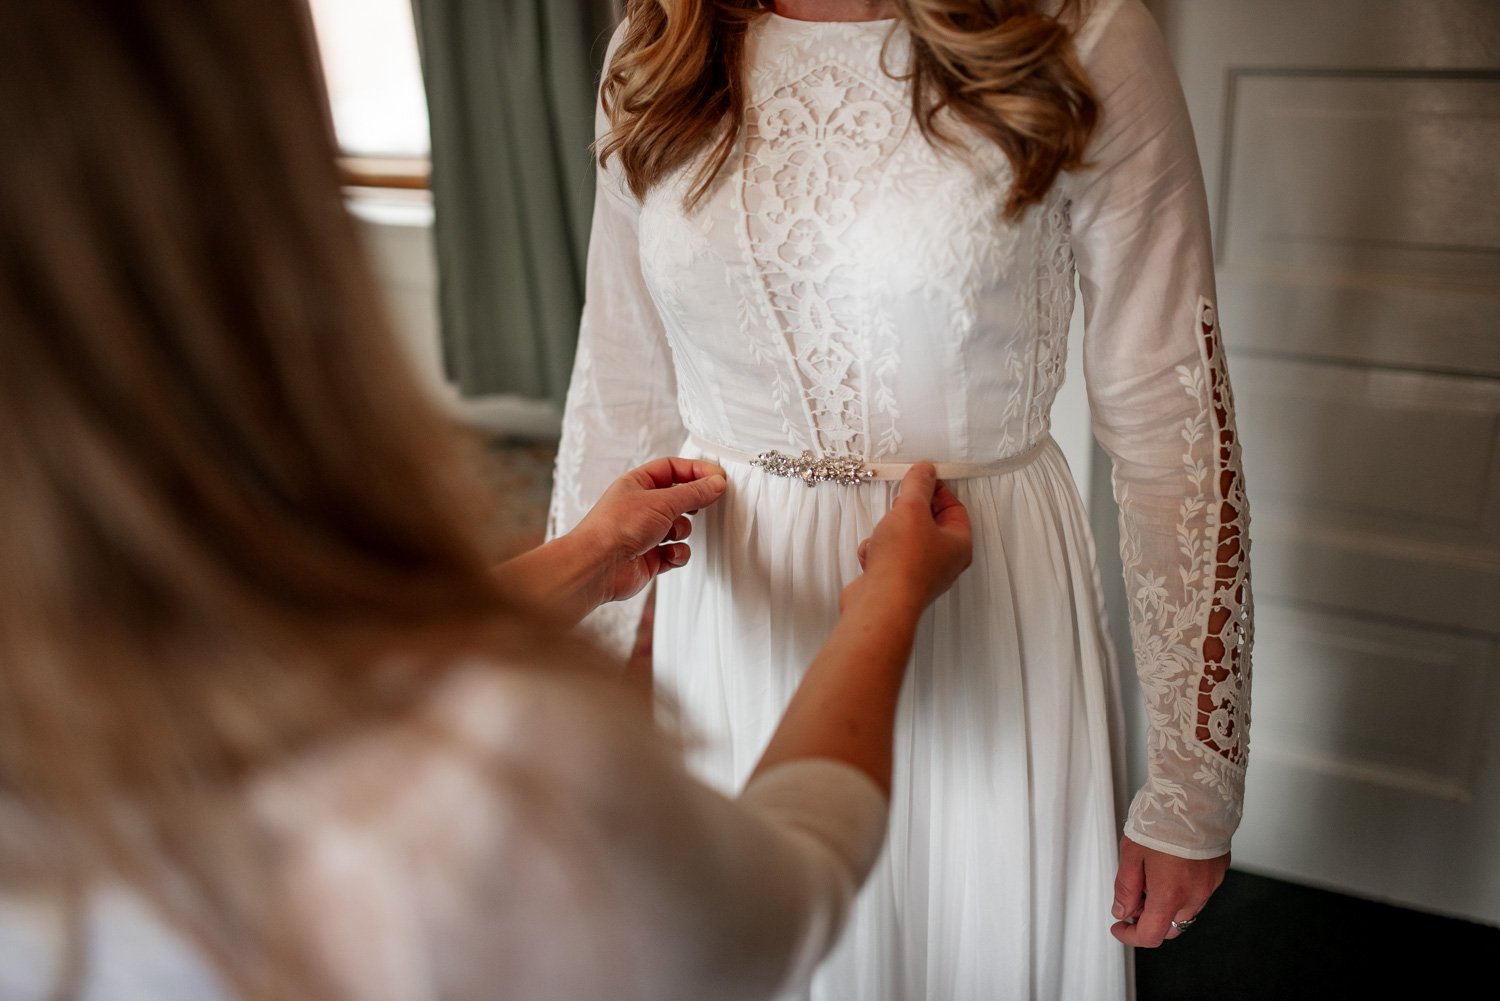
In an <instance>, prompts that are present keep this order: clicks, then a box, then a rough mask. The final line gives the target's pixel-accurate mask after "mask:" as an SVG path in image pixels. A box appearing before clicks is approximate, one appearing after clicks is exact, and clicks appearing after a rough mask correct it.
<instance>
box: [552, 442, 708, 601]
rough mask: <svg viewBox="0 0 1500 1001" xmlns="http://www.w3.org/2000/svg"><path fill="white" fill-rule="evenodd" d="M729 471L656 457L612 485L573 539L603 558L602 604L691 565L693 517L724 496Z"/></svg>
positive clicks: (599, 584)
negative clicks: (688, 540)
mask: <svg viewBox="0 0 1500 1001" xmlns="http://www.w3.org/2000/svg"><path fill="white" fill-rule="evenodd" d="M726 486H727V481H726V480H725V478H724V470H723V469H721V468H720V467H718V466H716V465H714V464H713V463H711V462H704V461H703V460H701V459H699V460H694V459H679V458H665V459H654V460H652V461H651V462H648V463H646V464H645V465H644V466H638V467H637V468H635V469H632V470H631V471H630V472H628V473H626V474H625V475H624V476H622V477H620V478H619V479H618V480H615V482H614V483H612V484H610V486H609V489H608V490H606V491H604V496H603V497H600V498H599V502H598V503H597V504H595V505H594V506H593V508H592V509H590V511H589V513H588V514H586V515H584V516H583V520H582V521H580V522H579V523H578V526H577V527H576V528H574V529H573V531H572V532H571V533H569V534H570V535H573V536H575V537H576V538H577V539H578V540H579V541H581V542H583V543H584V544H585V545H586V546H588V547H589V551H590V552H592V553H593V554H594V558H595V560H597V564H596V570H597V573H598V577H597V581H596V584H595V587H596V588H597V590H596V591H595V595H596V596H597V598H598V601H596V602H595V604H596V605H597V604H602V603H604V602H606V601H619V600H621V599H622V598H629V597H630V596H631V595H633V594H636V593H638V592H639V591H640V590H641V589H642V588H644V587H645V586H646V585H647V584H649V583H651V581H652V580H653V579H655V577H656V575H657V574H660V573H665V572H667V571H668V570H671V569H672V568H673V567H680V566H682V565H683V564H685V563H687V561H688V557H689V556H690V555H691V551H690V550H689V549H688V547H687V545H686V544H685V543H684V542H683V540H684V539H686V538H687V537H688V535H689V534H691V533H692V530H693V523H692V520H691V519H690V518H689V517H688V516H689V515H692V514H697V513H698V511H699V509H701V508H705V507H707V506H708V505H710V504H712V503H714V502H715V501H717V500H718V499H719V498H720V497H722V496H724V490H725V488H726Z"/></svg>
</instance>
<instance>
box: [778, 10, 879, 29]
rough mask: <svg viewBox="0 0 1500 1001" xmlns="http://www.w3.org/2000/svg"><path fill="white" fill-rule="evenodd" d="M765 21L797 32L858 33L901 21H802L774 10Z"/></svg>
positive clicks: (877, 19)
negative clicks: (839, 30)
mask: <svg viewBox="0 0 1500 1001" xmlns="http://www.w3.org/2000/svg"><path fill="white" fill-rule="evenodd" d="M765 20H766V21H767V23H770V24H775V25H779V26H781V27H784V28H787V29H789V30H798V31H829V30H837V29H841V28H842V29H845V30H850V29H852V30H855V31H858V30H861V29H863V30H866V31H868V30H871V29H877V28H879V29H884V28H889V27H891V25H893V24H895V23H896V22H897V21H899V20H901V19H900V18H899V17H877V18H875V19H874V20H870V21H804V20H802V19H801V18H798V17H787V16H786V15H785V14H778V13H776V12H775V11H774V10H768V11H766V13H765Z"/></svg>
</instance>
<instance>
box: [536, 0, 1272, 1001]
mask: <svg viewBox="0 0 1500 1001" xmlns="http://www.w3.org/2000/svg"><path fill="white" fill-rule="evenodd" d="M1076 43H1077V48H1078V51H1079V53H1080V56H1081V58H1082V61H1083V64H1084V66H1085V68H1086V70H1087V72H1088V74H1089V77H1090V79H1091V81H1092V82H1093V84H1094V86H1095V89H1096V93H1097V94H1098V96H1099V98H1100V101H1101V109H1102V115H1101V120H1100V126H1099V128H1098V130H1097V131H1096V133H1095V137H1094V139H1093V141H1092V144H1091V146H1090V150H1089V154H1088V160H1089V162H1090V167H1089V168H1088V169H1085V170H1082V171H1079V172H1077V173H1074V174H1069V175H1064V176H1063V177H1061V178H1060V179H1059V181H1058V182H1057V183H1056V184H1055V185H1054V187H1053V189H1052V191H1051V192H1050V193H1049V194H1048V195H1047V197H1046V199H1045V201H1044V203H1043V204H1040V205H1037V206H1034V207H1032V208H1031V209H1029V210H1028V211H1027V212H1026V213H1025V214H1024V216H1022V217H1021V218H1020V219H1019V220H1018V221H1016V222H1008V221H1006V220H1004V219H1003V218H1002V209H1003V206H1004V203H1005V199H1006V195H1007V192H1008V188H1009V179H1010V168H1009V166H1008V164H1007V162H1006V160H1005V157H1004V156H1003V155H1002V154H1001V152H1000V151H999V150H998V149H997V148H995V147H993V146H992V145H990V144H988V143H986V142H984V141H983V140H982V139H980V138H979V137H977V135H975V134H974V133H972V132H970V131H968V130H966V129H964V128H963V127H962V126H961V125H959V124H958V123H957V122H956V121H953V120H951V119H949V120H948V127H949V128H950V129H951V130H952V131H953V132H954V134H955V135H957V136H959V137H961V138H962V139H963V141H964V142H965V145H966V151H965V154H964V155H962V156H959V155H954V154H953V153H950V152H946V151H940V150H938V149H936V148H934V147H933V146H931V145H929V144H928V143H927V142H926V141H925V140H924V139H923V137H922V135H921V134H920V132H919V131H918V129H917V127H916V125H915V124H914V122H913V120H912V117H911V100H910V95H909V92H908V89H907V86H906V85H905V84H904V83H903V82H902V81H900V80H899V79H896V78H895V77H894V76H893V75H892V74H891V73H887V72H885V71H884V70H883V68H882V62H881V60H882V53H884V67H885V68H888V69H890V70H891V71H892V73H895V74H898V75H899V72H900V71H901V70H903V69H904V68H905V66H906V59H907V54H908V51H909V49H908V45H909V36H908V35H907V34H906V31H905V29H904V27H902V26H901V25H900V24H899V23H898V22H894V21H872V22H802V21H795V20H789V19H786V18H782V17H778V16H776V15H770V14H768V15H766V16H765V17H763V18H761V19H759V20H757V21H756V22H755V23H754V24H753V25H752V27H751V29H750V34H749V38H748V42H747V44H748V51H747V58H748V72H749V91H748V98H747V101H748V106H747V114H746V122H745V126H744V129H743V131H742V135H741V136H740V139H739V143H738V146H737V148H736V150H735V153H734V156H733V158H732V160H731V162H730V164H729V166H728V167H727V168H726V169H725V171H724V172H723V173H722V174H721V175H720V177H719V179H718V180H717V182H716V185H715V186H714V187H713V188H712V189H711V190H710V192H709V193H708V194H707V196H706V197H705V198H704V199H703V201H702V202H701V203H700V204H699V205H698V206H697V207H696V208H694V209H693V210H691V211H687V210H685V209H684V207H683V192H684V190H685V185H686V178H687V175H688V174H689V173H690V172H689V171H684V172H683V173H682V174H680V175H679V176H678V177H676V178H674V179H673V180H672V181H671V182H669V183H667V184H664V185H662V186H659V187H658V188H656V189H654V190H652V191H651V192H650V193H649V194H648V195H647V196H646V198H645V199H644V201H643V202H638V201H637V200H636V199H635V198H634V197H633V196H632V195H631V194H630V193H629V191H628V189H627V188H626V187H625V186H624V185H623V183H622V180H621V178H620V177H619V175H618V173H617V171H618V164H617V163H616V162H613V161H612V162H611V163H610V164H608V165H606V167H605V169H603V170H601V172H600V178H599V195H598V200H597V205H596V209H595V220H594V229H593V238H592V244H591V247H590V251H589V273H588V295H587V305H586V307H585V311H584V318H583V324H582V329H581V333H580V344H579V353H578V359H577V363H576V368H575V372H574V378H573V383H572V387H571V389H570V392H569V397H568V405H567V412H566V416H565V420H564V428H563V439H562V445H561V451H560V454H559V459H558V470H557V472H558V479H557V486H556V490H555V494H554V499H553V519H552V525H551V531H552V532H553V533H554V534H555V533H557V532H561V531H565V530H566V529H568V528H569V527H570V526H571V525H572V524H574V523H575V522H576V520H577V519H578V518H579V517H580V516H581V515H582V513H583V512H584V511H585V510H587V508H588V506H589V504H590V503H591V502H592V501H593V500H594V499H596V498H597V497H598V495H599V494H600V493H601V492H602V491H603V489H604V488H605V486H606V485H607V484H608V483H609V482H610V480H611V479H613V478H614V477H616V476H618V475H619V474H620V473H622V472H623V471H625V470H626V469H627V468H629V467H631V466H632V465H635V464H637V463H640V462H642V461H644V460H645V459H647V458H649V457H652V456H654V455H658V454H673V453H677V454H683V453H686V454H690V455H698V456H707V457H709V458H713V459H716V460H718V461H719V462H721V463H722V464H723V466H724V467H725V469H726V470H727V471H728V474H729V482H730V486H729V491H728V494H727V496H726V497H725V498H724V500H723V501H721V502H720V503H719V504H718V505H716V506H715V507H713V508H712V509H710V510H706V511H704V512H703V513H701V514H700V515H699V516H698V517H697V521H696V527H695V529H694V534H693V539H692V543H693V559H692V562H691V563H690V564H689V566H688V567H686V568H685V569H683V570H679V571H674V572H673V573H671V574H669V575H667V576H666V577H664V578H662V580H661V582H660V583H659V585H658V598H657V611H656V626H655V636H654V658H655V675H656V679H657V682H658V684H659V685H660V687H661V688H662V689H664V690H665V691H666V692H667V693H670V695H671V696H672V697H674V698H675V699H676V700H677V701H678V702H680V704H681V708H682V714H683V717H684V718H685V720H686V721H687V723H688V725H689V726H690V727H692V728H693V729H694V731H695V732H696V733H697V734H698V735H699V738H700V739H701V743H702V746H701V748H700V749H699V751H698V754H697V764H698V767H699V768H700V769H701V771H702V773H703V774H704V775H705V776H707V777H708V778H709V779H710V780H711V781H713V782H715V783H717V784H719V785H720V786H722V787H724V788H726V789H733V788H735V787H737V786H738V785H739V784H741V783H743V782H744V780H745V778H746V776H747V774H748V773H749V771H750V769H751V768H752V767H753V765H754V763H755V761H756V759H757V757H758V756H759V754H760V752H761V750H762V748H763V747H764V745H765V742H766V740H767V738H768V737H769V735H770V733H771V731H772V729H773V727H774V724H775V722H776V721H777V719H778V717H779V715H780V713H781V711H782V709H783V707H784V706H785V705H786V703H787V700H788V698H789V697H790V695H791V693H792V691H793V690H794V688H795V686H796V684H797V681H798V678H799V676H800V673H801V671H802V670H803V668H804V667H805V665H806V664H807V663H808V661H809V660H810V659H811V658H812V656H813V655H814V653H815V652H816V651H817V649H818V647H819V645H820V644H821V642H822V640H823V639H824V637H825V636H826V635H827V633H828V631H829V629H830V627H831V625H832V623H833V621H834V619H835V617H836V614H837V605H838V597H839V592H840V590H841V588H842V587H843V586H844V585H845V584H846V583H847V582H848V581H850V580H851V579H852V578H853V577H855V576H856V575H857V574H858V573H859V567H858V563H857V559H856V555H855V553H856V546H857V544H858V543H859V541H860V540H861V539H862V538H864V537H865V536H866V535H867V534H868V533H869V532H870V531H871V529H872V527H873V526H874V524H875V523H876V521H878V520H879V518H880V517H881V515H882V514H884V513H885V511H886V510H887V509H888V507H889V505H890V502H891V498H892V496H893V495H894V492H895V487H896V483H895V482H894V480H893V479H876V480H874V481H872V482H868V483H862V484H859V485H843V484H839V483H832V482H819V483H817V484H816V485H815V486H812V487H811V488H809V486H807V485H805V484H804V483H803V482H802V481H801V480H798V479H791V478H784V477H780V476H776V475H773V474H772V473H770V472H768V471H766V470H765V469H764V468H762V467H760V466H756V465H752V464H751V462H750V461H748V460H750V459H753V458H754V457H755V456H757V455H758V454H760V453H763V452H767V451H776V452H780V453H783V454H785V455H790V456H797V455H800V453H802V452H803V451H804V450H807V451H810V452H811V453H812V454H813V456H814V457H828V456H835V457H837V456H854V457H857V458H859V459H861V460H864V461H866V462H869V463H872V464H879V465H878V469H879V470H880V472H881V473H882V475H883V476H891V477H899V474H900V471H901V469H902V468H903V466H901V465H900V464H903V463H910V462H912V461H915V460H918V459H932V460H935V461H937V462H938V463H939V466H940V473H941V474H943V475H946V476H950V477H953V479H952V487H953V489H954V491H955V493H957V495H958V496H959V498H960V499H961V500H962V501H963V502H964V503H965V504H966V505H967V507H968V509H969V512H970V515H971V518H972V520H973V524H974V530H975V545H974V563H973V566H972V567H971V568H970V569H969V570H968V572H967V573H966V574H965V575H964V576H963V577H962V578H961V579H960V580H959V582H958V583H957V585H956V586H955V587H954V588H953V590H952V591H951V592H950V593H948V594H947V595H945V596H944V597H943V598H942V599H940V600H939V601H938V603H937V604H936V606H935V607H934V608H933V609H932V610H931V611H930V612H929V613H928V615H927V616H926V618H925V619H924V621H923V623H922V626H921V628H920V631H919V635H918V638H917V644H916V651H915V654H914V659H913V663H912V668H911V673H910V675H909V677H908V680H907V683H906V689H905V691H904V695H903V703H902V706H901V713H900V718H899V722H898V727H899V732H898V734H897V746H896V788H895V791H894V798H893V802H892V813H891V831H890V840H889V847H888V850H887V852H886V855H885V857H884V858H883V860H882V862H881V863H880V865H879V866H878V867H877V869H876V870H875V873H874V875H873V876H872V878H871V881H870V883H869V884H868V885H867V886H866V887H865V889H864V891H863V893H862V895H861V897H860V900H859V903H858V905H857V907H856V913H855V915H854V919H853V921H852V922H851V926H850V928H849V930H848V933H847V935H846V937H845V939H844V941H843V942H842V943H841V945H840V946H839V947H838V949H837V950H836V951H835V953H834V954H833V956H832V957H831V958H830V959H829V961H828V962H827V964H826V965H825V966H824V968H823V970H822V972H821V973H820V975H819V978H818V979H817V981H816V982H815V985H814V988H813V991H812V997H813V998H816V999H818V1001H922V999H927V1001H1005V999H1023V998H1037V999H1079V1001H1101V999H1111V998H1123V997H1125V996H1127V992H1128V988H1127V959H1126V954H1125V950H1124V948H1123V947H1122V946H1120V945H1119V944H1118V943H1117V942H1116V941H1115V940H1114V939H1113V938H1112V937H1111V936H1110V934H1109V926H1110V924H1111V922H1112V918H1111V916H1110V906H1111V901H1112V896H1113V881H1114V875H1115V868H1116V862H1117V858H1118V850H1117V843H1118V837H1119V834H1120V830H1121V828H1120V823H1121V820H1123V822H1124V832H1125V833H1126V834H1128V835H1129V836H1130V837H1131V838H1133V839H1134V840H1136V841H1137V842H1139V843H1141V844H1143V845H1147V846H1149V847H1153V848H1157V849H1160V850H1163V851H1166V852H1170V853H1173V854H1176V855H1179V856H1183V857H1188V858H1209V857H1213V856H1217V855H1220V854H1222V853H1224V852H1225V851H1227V850H1228V848H1229V841H1230V836H1231V834H1232V833H1233V831H1234V829H1235V827H1236V825H1237V823H1238V820H1239V815H1240V806H1241V801H1242V794H1243V778H1244V766H1245V755H1246V727H1247V724H1248V704H1249V691H1248V684H1249V672H1250V662H1249V644H1250V597H1249V580H1248V561H1247V559H1246V551H1247V548H1248V540H1247V536H1246V529H1247V511H1246V507H1245V499H1244V485H1243V477H1242V474H1241V469H1240V456H1239V449H1238V444H1237V441H1236V439H1235V433H1234V422H1233V410H1232V404H1231V400H1230V394H1229V382H1228V377H1227V374H1226V371H1225V366H1224V353H1223V349H1222V346H1221V344H1220V341H1219V332H1218V328H1217V323H1216V318H1215V312H1214V307H1213V299H1214V283H1213V258H1212V250H1211V244H1210V238H1209V229H1208V214H1207V207H1206V200H1205V196H1204V191H1203V184H1202V179H1201V174H1200V170H1199V166H1198V160H1197V155H1196V152H1195V148H1194V142H1193V137H1192V132H1191V127H1190V124H1189V122H1188V117H1187V110H1186V107H1185V104H1184V102H1183V98H1182V94H1181V89H1180V86H1179V84H1178V82H1177V79H1176V77H1175V75H1174V73H1173V71H1172V69H1171V66H1170V63H1169V61H1168V58H1167V55H1166V52H1165V48H1164V45H1163V43H1162V41H1161V38H1160V36H1159V34H1158V33H1157V30H1156V27H1155V25H1154V24H1153V23H1152V21H1151V19H1150V16H1149V15H1148V14H1147V13H1146V11H1145V9H1144V8H1143V7H1142V6H1141V4H1140V2H1139V0H1101V2H1099V3H1096V4H1095V5H1094V9H1093V12H1092V13H1091V15H1090V17H1089V19H1088V21H1087V22H1086V23H1085V25H1084V26H1083V28H1082V30H1081V31H1080V33H1079V35H1078V36H1077V38H1076ZM600 124H601V128H605V127H607V122H605V121H604V120H603V119H602V118H601V123H600ZM1075 268H1076V272H1077V275H1078V277H1079V278H1080V282H1081V288H1082V291H1083V300H1084V303H1083V304H1084V309H1085V319H1086V325H1085V326H1086V337H1085V345H1084V357H1085V365H1084V368H1085V373H1084V374H1085V376H1086V378H1087V383H1088V391H1089V399H1090V404H1091V408H1092V413H1093V418H1094V424H1095V433H1096V435H1097V437H1098V439H1099V441H1100V442H1101V443H1102V444H1103V446H1104V448H1105V449H1106V450H1107V451H1108V452H1109V453H1110V454H1111V456H1112V458H1113V461H1114V472H1115V488H1116V495H1117V497H1118V498H1119V501H1120V506H1121V509H1122V512H1123V514H1122V538H1123V545H1122V548H1123V555H1124V563H1125V575H1126V589H1127V592H1128V594H1129V598H1130V610H1131V625H1132V630H1133V636H1134V645H1135V652H1136V667H1137V670H1138V673H1139V675H1140V678H1141V681H1142V684H1143V688H1144V691H1145V695H1146V701H1147V718H1148V720H1149V724H1150V734H1149V741H1148V755H1149V765H1150V775H1149V781H1148V782H1147V784H1146V785H1145V787H1144V788H1142V789H1141V790H1139V791H1138V792H1137V793H1136V795H1135V797H1134V800H1133V802H1132V803H1131V804H1130V806H1129V810H1128V814H1127V812H1126V811H1125V810H1124V809H1123V807H1124V800H1123V795H1122V792H1123V791H1122V788H1121V773H1122V767H1121V765H1122V762H1121V753H1120V752H1121V745H1122V735H1121V733H1120V713H1119V704H1118V694H1117V684H1116V677H1115V674H1114V668H1113V666H1112V661H1111V654H1110V651H1109V648H1108V642H1107V639H1106V630H1105V627H1104V625H1103V623H1102V621H1101V619H1102V612H1101V602H1100V596H1099V587H1098V581H1097V573H1096V571H1095V569H1094V561H1093V552H1092V545H1093V544H1092V542H1091V540H1090V535H1089V528H1088V522H1087V518H1086V516H1085V512H1084V510H1083V507H1082V505H1081V503H1080V501H1079V498H1078V495H1077V492H1076V489H1075V487H1074V484H1073V480H1072V477H1071V475H1070V473H1069V471H1068V469H1067V467H1066V464H1065V462H1064V460H1063V457H1062V455H1061V453H1060V452H1059V450H1058V449H1057V447H1056V445H1055V444H1053V442H1052V441H1051V438H1050V437H1049V434H1048V422H1049V412H1050V408H1051V405H1052V401H1053V397H1054V395H1055V393H1056V391H1057V389H1058V386H1059V384H1060V383H1061V381H1062V378H1063V365H1064V360H1065V358H1066V355H1067V352H1066V350H1065V347H1066V345H1065V341H1066V336H1067V330H1068V325H1069V319H1070V316H1071V314H1072V310H1073V289H1074V284H1073V280H1074V274H1075ZM611 615H612V619H609V620H607V621H603V622H600V623H597V626H598V627H599V628H600V629H601V630H603V631H604V632H605V633H608V634H612V635H613V637H614V640H613V641H614V642H615V643H617V644H620V645H621V646H624V645H626V644H628V638H629V635H630V631H631V629H632V627H633V625H634V622H635V621H636V620H637V618H638V616H639V606H638V605H637V606H626V607H624V608H616V609H614V610H613V611H612V612H611ZM1122 814H1126V815H1125V816H1123V817H1122ZM725 906H726V907H732V906H734V904H733V901H725Z"/></svg>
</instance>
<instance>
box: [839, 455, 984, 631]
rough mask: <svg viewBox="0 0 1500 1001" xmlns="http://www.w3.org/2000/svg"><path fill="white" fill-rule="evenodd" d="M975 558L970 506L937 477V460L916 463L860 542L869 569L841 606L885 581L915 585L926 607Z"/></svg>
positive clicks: (912, 590)
mask: <svg viewBox="0 0 1500 1001" xmlns="http://www.w3.org/2000/svg"><path fill="white" fill-rule="evenodd" d="M972 559H973V534H972V530H971V528H970V525H969V512H968V510H967V509H966V508H965V507H964V506H963V504H962V503H960V502H959V499H958V498H957V497H955V496H954V495H953V492H952V491H951V490H949V489H948V487H947V485H946V484H944V483H943V482H942V481H940V480H939V479H938V478H937V470H936V469H934V468H933V465H932V463H930V462H919V463H916V464H915V465H913V466H912V468H911V471H910V472H908V473H907V474H906V477H905V478H904V479H903V480H902V481H901V490H900V493H899V494H898V495H897V496H896V500H895V502H894V503H893V504H892V505H891V509H890V511H888V512H887V513H886V515H885V517H884V518H881V519H880V522H879V523H878V524H877V525H876V526H875V531H874V532H872V533H871V534H870V537H869V538H868V539H865V540H864V541H863V542H861V543H860V544H859V565H860V566H861V567H862V568H863V569H864V571H865V572H864V574H863V575H862V576H860V577H858V578H856V579H855V580H854V582H853V583H851V584H850V585H849V586H848V587H846V588H845V589H844V593H843V595H842V596H841V599H840V607H847V606H848V604H849V602H851V601H853V600H857V596H858V595H859V594H860V593H861V592H863V591H865V590H866V589H869V588H874V587H879V588H909V589H910V593H911V597H912V598H913V599H914V600H916V601H918V602H919V603H920V604H921V606H922V607H924V608H925V607H926V606H927V605H930V604H932V602H934V601H936V600H937V597H938V595H940V594H942V593H943V592H944V591H946V590H948V588H950V587H952V586H953V582H954V581H955V580H957V579H958V575H959V574H961V573H963V572H964V570H966V569H967V568H968V566H969V563H970V561H971V560H972Z"/></svg>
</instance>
